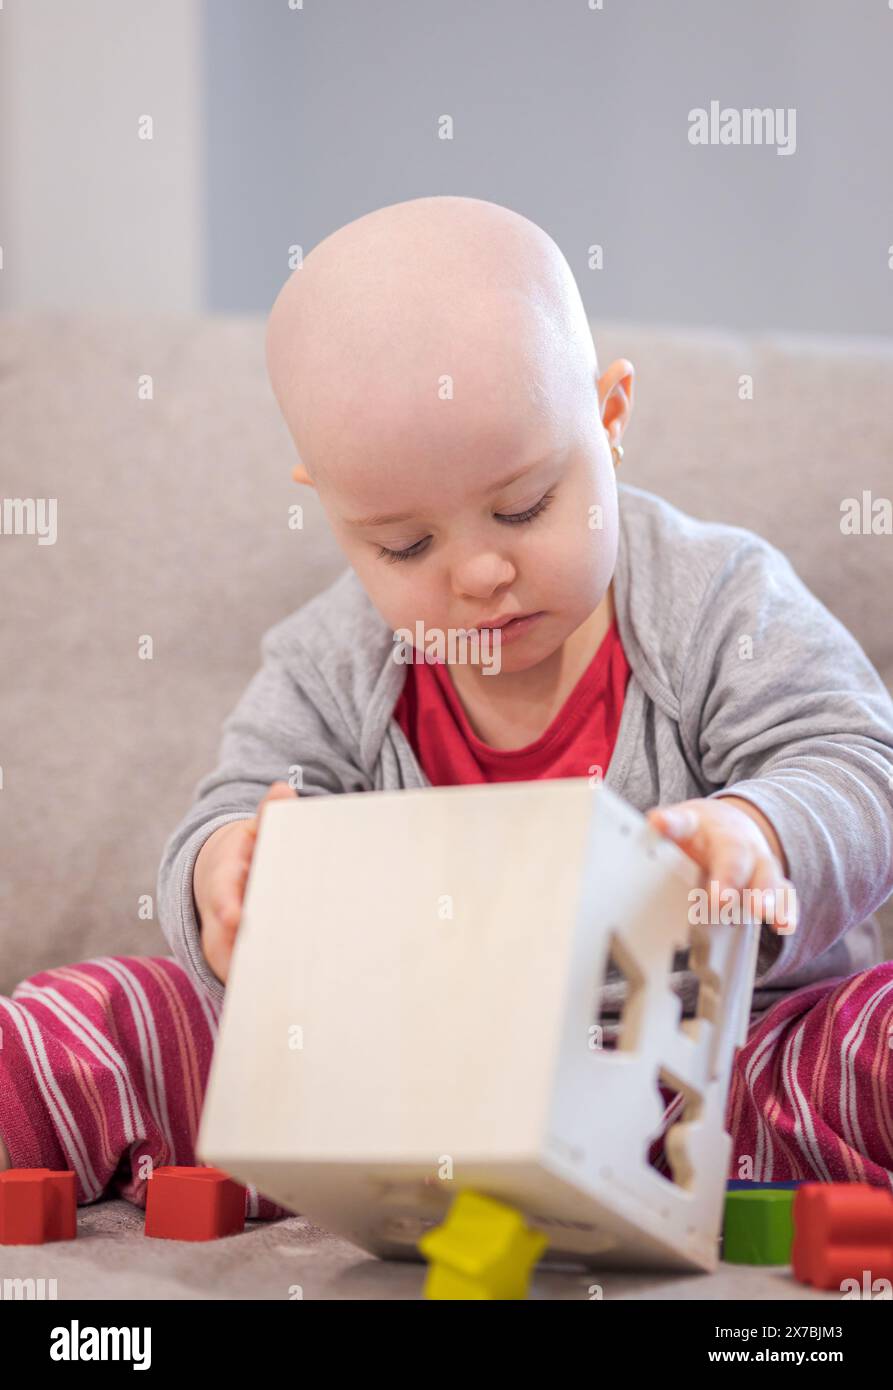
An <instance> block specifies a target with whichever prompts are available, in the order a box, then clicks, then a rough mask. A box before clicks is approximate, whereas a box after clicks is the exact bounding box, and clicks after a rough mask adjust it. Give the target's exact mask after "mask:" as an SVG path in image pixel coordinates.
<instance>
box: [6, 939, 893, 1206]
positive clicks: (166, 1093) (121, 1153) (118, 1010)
mask: <svg viewBox="0 0 893 1390" xmlns="http://www.w3.org/2000/svg"><path fill="white" fill-rule="evenodd" d="M218 1019H219V1006H218V1005H217V1004H216V1003H214V1002H213V1001H212V1000H211V999H210V998H209V997H208V995H207V994H206V993H205V991H204V989H202V987H201V986H200V985H197V984H195V983H194V982H193V980H192V978H191V977H190V976H189V975H188V974H187V973H186V972H185V971H184V970H183V969H182V968H181V967H180V966H179V965H177V963H176V962H175V961H174V960H173V959H172V958H170V957H127V956H104V957H102V958H100V959H97V960H90V961H84V962H83V963H82V964H79V965H69V966H62V967H60V968H59V969H58V970H44V971H41V972H40V973H39V974H37V975H32V976H30V977H29V978H28V979H27V980H24V981H23V982H22V983H21V984H20V985H18V986H17V988H16V989H15V990H14V991H13V993H12V996H11V997H9V998H6V997H0V1135H2V1137H3V1138H4V1140H5V1141H6V1147H7V1149H8V1151H9V1156H10V1162H11V1163H12V1166H13V1167H15V1168H29V1167H45V1168H53V1169H63V1168H64V1169H73V1171H74V1172H75V1174H76V1175H77V1192H78V1202H79V1203H87V1202H93V1201H96V1200H97V1199H98V1198H100V1197H102V1196H104V1195H105V1196H120V1197H126V1198H127V1199H128V1200H129V1201H131V1202H134V1203H135V1204H136V1205H138V1206H145V1201H146V1182H147V1179H148V1175H149V1173H150V1172H151V1171H152V1169H153V1168H155V1167H158V1166H161V1165H164V1164H184V1165H191V1164H194V1163H195V1162H196V1157H195V1136H196V1133H197V1131H198V1122H199V1115H200V1112H201V1106H202V1099H203V1096H204V1091H205V1085H206V1082H207V1078H208V1071H209V1068H210V1063H211V1055H212V1052H213V1048H214V1041H215V1038H216V1036H217V1027H218ZM664 1099H665V1102H666V1103H667V1109H666V1112H665V1114H664V1118H663V1122H662V1125H661V1127H660V1131H659V1132H658V1134H657V1135H656V1136H655V1137H654V1141H653V1144H652V1147H651V1150H650V1152H649V1158H650V1160H651V1162H652V1163H653V1164H654V1165H655V1167H656V1168H658V1169H659V1170H661V1171H664V1172H668V1169H667V1165H666V1157H665V1154H664V1151H663V1142H662V1137H661V1136H662V1135H663V1134H664V1133H665V1132H666V1130H667V1128H668V1127H669V1126H670V1125H671V1124H672V1123H673V1122H674V1120H676V1119H678V1118H679V1115H680V1108H681V1104H682V1098H681V1097H676V1098H673V1099H671V1097H670V1095H669V1093H668V1092H664ZM726 1124H727V1127H728V1129H729V1131H730V1133H731V1134H732V1137H733V1149H732V1160H731V1163H730V1168H729V1173H728V1176H729V1178H739V1177H752V1178H753V1179H755V1180H756V1181H763V1182H768V1181H785V1180H796V1179H811V1180H814V1181H825V1182H829V1181H834V1182H868V1183H874V1184H877V1185H879V1186H887V1185H893V961H891V962H887V963H886V964H884V965H880V966H876V967H875V968H874V969H873V970H867V971H865V972H863V973H862V974H860V975H852V976H850V977H849V978H847V979H843V980H831V981H823V982H822V983H820V984H816V985H810V986H808V987H807V988H806V989H801V990H798V991H797V993H796V994H793V995H790V996H789V997H788V998H787V999H784V1000H782V1002H781V1003H779V1004H777V1005H775V1007H774V1008H773V1009H771V1010H770V1012H769V1013H768V1014H766V1015H765V1016H764V1017H763V1018H762V1019H761V1020H759V1022H757V1023H755V1024H753V1025H752V1026H751V1029H750V1033H749V1036H748V1040H747V1043H746V1044H745V1046H744V1047H743V1048H742V1049H741V1050H740V1051H739V1053H738V1056H737V1058H736V1062H735V1068H734V1074H733V1080H732V1087H731V1091H730V1094H729V1102H728V1109H727V1116H726ZM288 1214H289V1213H288V1212H286V1210H285V1209H284V1208H283V1207H280V1206H277V1205H276V1204H275V1203H273V1202H271V1201H270V1200H269V1199H267V1198H265V1197H262V1196H261V1195H260V1194H259V1193H258V1192H257V1191H256V1190H255V1189H254V1188H250V1187H249V1189H248V1192H247V1197H246V1215H247V1216H250V1217H260V1218H264V1219H269V1218H271V1217H277V1216H283V1215H288Z"/></svg>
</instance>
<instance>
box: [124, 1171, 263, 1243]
mask: <svg viewBox="0 0 893 1390" xmlns="http://www.w3.org/2000/svg"><path fill="white" fill-rule="evenodd" d="M244 1229H245V1188H244V1187H242V1186H240V1184H239V1183H237V1182H234V1181H233V1179H232V1178H230V1177H228V1176H227V1174H226V1173H222V1172H221V1171H220V1169H219V1168H176V1167H170V1168H156V1169H155V1172H154V1173H153V1174H152V1177H151V1178H150V1179H149V1186H148V1189H147V1192H146V1235H147V1236H156V1237H158V1238H160V1239H162V1240H217V1239H218V1237H220V1236H232V1235H236V1234H238V1232H239V1231H242V1230H244Z"/></svg>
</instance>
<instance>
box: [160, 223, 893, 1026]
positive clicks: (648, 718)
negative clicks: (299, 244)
mask: <svg viewBox="0 0 893 1390" xmlns="http://www.w3.org/2000/svg"><path fill="white" fill-rule="evenodd" d="M267 357H268V366H269V372H270V377H271V380H272V384H273V388H274V391H275V393H276V397H277V399H278V401H279V404H280V407H281V409H282V411H283V414H284V416H285V419H286V421H287V423H288V426H289V429H290V431H291V434H292V437H293V439H294V442H295V445H296V448H297V450H298V453H299V456H300V459H301V463H300V464H299V466H298V467H296V468H295V470H294V476H295V479H296V480H297V481H298V482H300V483H302V484H304V485H306V486H312V487H315V488H316V490H317V493H318V495H319V498H320V501H321V503H322V506H323V508H324V510H325V513H326V516H327V518H328V520H329V523H330V525H331V527H332V530H333V531H334V533H335V536H336V537H337V539H338V541H339V543H340V545H341V547H342V549H343V551H344V554H345V556H346V558H347V560H348V561H349V563H350V566H351V568H350V570H349V571H347V572H346V573H345V575H344V576H342V578H341V579H339V580H338V581H337V582H336V583H335V584H334V585H332V586H331V587H330V588H329V589H328V590H327V591H326V592H325V593H324V594H322V595H320V596H319V597H317V598H316V599H315V600H313V601H312V602H311V603H309V604H307V605H306V606H305V607H304V608H303V609H301V610H300V611H299V612H298V613H297V614H295V615H294V616H293V617H291V618H289V619H287V620H286V621H285V622H283V623H281V624H279V625H278V627H276V628H274V629H273V630H272V631H271V632H270V633H269V634H268V635H267V637H266V639H265V643H264V652H265V662H264V666H263V669H262V670H261V671H260V672H259V673H258V675H257V676H256V677H255V680H254V681H253V683H252V685H251V686H250V687H249V690H248V692H247V693H246V695H245V697H244V699H243V701H242V703H241V704H240V705H239V707H238V709H237V710H236V711H235V713H234V714H233V715H232V717H231V719H230V720H229V722H228V725H227V729H226V732H225V736H224V740H223V748H222V754H221V761H220V766H219V767H218V769H217V770H216V771H215V772H214V773H213V775H212V776H210V777H209V778H207V779H206V780H205V781H204V782H203V783H202V785H201V786H200V788H199V797H198V801H197V803H196V805H195V807H194V808H193V809H192V811H191V812H190V813H189V815H188V816H187V817H186V819H185V821H184V822H183V824H182V825H181V827H180V828H179V830H178V831H177V832H176V834H175V835H174V836H173V838H172V840H171V841H170V843H169V845H168V847H167V851H166V854H165V858H164V863H163V865H162V869H161V875H160V899H161V903H162V908H163V914H162V915H163V922H164V925H165V929H166V932H167V934H168V939H169V940H170V943H171V946H172V948H173V950H174V952H175V954H176V956H177V958H178V959H179V960H180V961H181V962H182V963H183V964H184V965H185V966H187V968H189V969H191V970H194V971H196V972H197V973H198V975H199V976H200V978H201V979H202V981H203V982H204V983H205V984H206V985H207V987H208V988H209V989H210V990H211V992H212V993H214V994H216V995H217V996H218V997H220V996H221V995H222V989H223V986H222V982H223V981H225V979H226V976H227V971H228V967H229V961H230V955H231V952H232V947H233V941H234V937H235V933H236V931H237V929H238V923H239V915H240V909H241V903H242V894H243V891H244V886H245V881H246V878H247V875H248V870H249V867H250V863H251V854H252V848H253V844H254V836H255V832H256V819H255V817H254V815H253V812H254V810H255V807H256V804H257V803H258V802H260V803H261V805H262V804H263V801H265V800H267V799H269V798H270V797H279V796H290V795H294V794H295V792H294V790H292V788H293V787H294V786H295V782H296V780H297V779H298V778H300V788H299V790H300V794H301V795H318V794H320V793H325V792H340V791H355V790H368V791H372V790H377V789H381V788H385V789H391V788H399V787H413V786H425V785H428V784H435V785H443V784H447V783H459V782H471V781H478V782H480V781H501V780H507V779H530V778H536V777H557V776H592V775H593V774H594V770H595V775H598V773H599V771H604V775H605V781H606V782H607V784H608V785H609V786H613V787H614V789H615V790H617V791H618V792H619V793H620V794H621V795H622V796H624V797H625V798H626V799H627V800H628V801H630V802H632V803H633V804H634V805H636V806H637V807H639V809H641V810H642V811H648V813H649V817H650V819H651V821H652V823H653V824H654V825H655V826H656V827H657V828H658V829H660V830H661V831H662V832H664V833H665V834H667V835H669V836H671V837H672V838H673V839H674V840H676V842H677V843H678V844H679V845H680V846H681V847H682V848H683V849H684V850H685V851H686V852H687V853H688V854H690V855H691V856H692V857H693V858H694V859H695V860H696V861H697V862H698V863H699V864H700V865H701V866H702V868H703V870H704V874H705V876H706V879H707V881H708V882H711V883H715V884H716V888H717V891H718V892H719V893H723V892H724V891H725V890H727V889H734V890H737V891H738V892H742V890H745V889H751V890H753V895H752V900H755V902H756V905H757V911H758V914H759V915H760V916H761V917H762V919H763V920H764V921H765V922H766V923H767V926H766V929H765V930H764V932H763V941H762V947H761V953H760V970H759V976H758V981H757V984H758V991H757V996H756V1000H755V1002H756V1004H757V1010H756V1012H757V1013H758V1012H759V1011H760V1006H761V1005H762V1006H765V1005H767V1004H768V1003H771V1002H772V1001H773V1000H777V999H778V997H779V991H782V992H784V991H789V990H790V989H791V987H793V986H794V985H796V984H802V983H804V982H806V981H809V980H812V979H817V978H826V977H829V976H838V977H839V976H842V975H847V974H850V973H853V972H855V971H857V970H861V969H865V968H866V967H869V966H872V965H875V964H877V963H879V960H880V954H879V951H878V940H877V934H876V931H875V928H874V924H873V923H869V924H867V925H866V923H865V919H866V918H867V917H868V915H869V914H870V913H871V912H872V911H873V910H874V908H875V907H876V906H877V905H878V904H879V903H880V902H882V901H883V900H884V899H885V898H886V897H887V896H888V895H889V893H890V892H891V889H893V856H891V853H890V849H891V842H893V809H891V798H890V781H889V779H890V775H891V770H893V707H891V702H890V699H889V697H888V696H887V694H886V692H885V690H884V688H883V686H882V685H881V682H880V680H879V678H878V676H877V675H876V673H875V672H874V670H873V668H872V667H871V666H870V664H869V663H868V661H867V660H866V658H865V656H864V654H863V653H862V651H861V650H860V649H859V647H858V646H857V644H856V643H855V642H854V641H853V640H852V638H851V637H850V636H849V635H848V634H847V633H846V632H845V631H844V630H843V629H842V628H841V627H840V625H839V624H838V623H837V622H836V621H835V620H834V619H833V618H832V617H831V616H830V614H829V613H828V612H827V611H826V610H825V609H824V608H823V607H822V606H821V605H820V604H819V603H818V601H817V600H816V599H814V598H813V597H812V596H811V595H810V594H809V593H808V592H807V591H806V589H805V588H804V587H803V585H802V584H801V583H800V582H799V581H798V579H797V578H796V576H795V575H794V573H793V572H792V570H791V568H790V566H789V565H788V563H787V561H786V560H785V559H784V558H783V557H782V556H781V555H780V554H779V552H777V551H776V550H774V549H773V548H772V547H771V546H769V545H768V544H767V543H765V542H763V541H761V540H760V539H758V538H757V537H755V536H754V535H752V534H750V533H748V532H745V531H742V530H738V529H735V528H731V527H727V526H719V525H708V524H704V523H701V522H697V521H694V520H693V519H691V518H689V517H687V516H684V515H682V514H681V513H679V512H678V511H676V510H675V509H673V508H672V507H670V506H668V505H667V504H665V503H663V502H661V501H659V500H658V499H657V498H656V497H653V496H650V495H648V494H646V493H643V492H639V491H637V490H633V489H631V488H621V489H618V487H617V484H616V481H615V467H614V466H615V464H616V462H617V461H619V459H620V457H621V452H622V451H621V448H620V441H621V438H622V437H623V434H624V431H625V429H626V427H627V424H628V423H629V419H630V415H631V411H632V406H633V380H634V373H633V367H632V365H631V364H630V363H629V362H627V361H625V360H623V359H621V360H618V361H615V362H612V363H611V364H610V366H608V367H607V369H606V370H605V371H603V372H602V371H600V369H599V367H598V364H597V361H596V355H595V350H594V346H593V341H592V336H591V333H590V330H589V326H588V323H587V320H586V316H585V312H584V309H583V305H582V302H581V300H580V296H579V293H578V290H577V286H576V284H575V282H574V279H573V276H572V274H571V272H570V269H569V267H568V265H567V263H566V261H565V260H564V257H563V256H562V255H561V253H560V251H559V250H558V248H557V247H556V246H555V244H554V242H552V241H551V239H550V238H549V237H548V236H547V235H546V234H545V233H544V232H543V231H542V230H541V229H540V228H538V227H536V226H535V225H533V224H532V223H530V222H528V221H527V220H526V219H525V218H523V217H520V216H518V215H517V214H515V213H513V212H510V211H508V210H507V209H505V208H501V207H498V206H496V205H494V204H491V203H486V202H481V201H478V200H476V199H470V198H458V197H434V198H421V199H417V200H414V201H412V202H407V203H401V204H398V205H396V206H393V207H387V208H384V209H381V210H380V211H378V212H375V213H372V214H370V215H367V216H365V217H362V218H360V219H359V220H357V221H355V222H353V223H351V224H349V225H348V226H346V227H343V228H341V229H340V230H339V231H337V232H336V233H334V234H333V235H332V236H330V237H328V238H327V239H326V240H325V241H323V242H322V243H321V244H320V245H319V246H317V247H316V248H315V249H314V250H313V251H312V252H311V254H310V255H309V256H308V257H307V260H306V262H305V263H304V265H303V267H302V268H300V269H299V270H296V271H295V272H294V274H293V275H292V276H291V278H290V280H289V281H288V282H287V283H286V285H285V287H284V289H283V290H282V292H281V294H280V295H279V298H278V299H277V301H276V304H275V306H274V308H273V311H272V314H271V316H270V321H269V327H268V335H267ZM612 455H613V458H612ZM492 628H495V629H497V631H498V636H499V638H500V639H501V640H500V641H499V646H498V653H499V658H500V660H499V669H498V671H496V670H493V669H487V668H486V667H485V666H483V665H482V664H478V665H474V664H471V663H466V664H462V663H458V664H452V665H445V664H443V663H439V664H434V665H430V666H429V665H427V664H417V663H415V662H413V663H412V664H409V665H407V664H405V663H404V664H401V663H399V662H397V661H395V660H394V656H395V649H394V640H393V639H394V634H395V633H396V632H398V631H404V630H407V629H408V630H409V631H410V632H416V631H418V630H422V631H429V632H432V631H433V632H441V633H450V632H461V631H462V630H470V631H471V632H476V633H479V634H481V635H482V636H484V635H486V634H487V629H492ZM745 634H746V635H748V636H749V637H750V638H751V639H752V641H753V644H754V652H755V657H754V659H753V660H750V661H745V660H742V659H740V656H739V650H740V648H739V639H740V638H741V637H742V636H743V635H745ZM289 769H299V771H298V772H297V774H296V773H295V772H292V773H291V776H290V774H289ZM289 776H290V780H291V785H289ZM658 807H660V809H657V808H658ZM794 890H796V892H795V891H794ZM727 900H728V899H727ZM798 905H799V907H800V909H801V914H802V916H803V920H804V927H803V928H802V929H801V930H800V931H799V932H797V931H795V930H794V929H795V928H796V926H797V906H798ZM676 983H677V986H678V987H679V989H680V992H681V993H682V995H683V998H684V999H685V1000H686V1003H687V1007H689V1008H690V1007H691V1003H692V997H693V987H694V981H693V979H692V978H691V977H686V975H685V974H684V973H683V974H681V975H680V977H679V979H678V980H677V982H676ZM614 1002H615V1003H618V1002H619V995H618V996H617V998H615V1001H614Z"/></svg>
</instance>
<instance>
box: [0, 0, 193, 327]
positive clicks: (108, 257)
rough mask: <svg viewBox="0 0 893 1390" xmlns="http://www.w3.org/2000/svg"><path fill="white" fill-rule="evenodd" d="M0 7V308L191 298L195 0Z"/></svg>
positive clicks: (152, 303)
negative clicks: (142, 122) (143, 128)
mask: <svg viewBox="0 0 893 1390" xmlns="http://www.w3.org/2000/svg"><path fill="white" fill-rule="evenodd" d="M0 3H2V9H0V198H2V203H0V244H2V246H3V264H4V268H3V271H2V274H0V304H2V306H3V307H4V308H29V309H30V308H54V309H74V308H81V307H88V308H98V309H113V310H114V309H120V310H141V309H153V310H189V309H193V308H196V307H198V306H199V305H200V302H201V299H202V269H201V267H202V245H201V242H202V227H201V215H202V214H201V206H202V196H203V195H202V188H203V184H202V177H201V167H200V162H201V151H200V148H199V146H200V106H201V62H200V3H199V0H151V3H145V0H0ZM143 114H149V115H151V116H152V117H153V118H154V139H153V140H151V141H148V140H140V139H138V138H137V124H138V118H139V117H140V116H141V115H143Z"/></svg>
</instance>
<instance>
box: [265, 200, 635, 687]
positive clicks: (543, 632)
mask: <svg viewBox="0 0 893 1390" xmlns="http://www.w3.org/2000/svg"><path fill="white" fill-rule="evenodd" d="M267 362H268V367H269V372H270V379H271V382H272V385H273V390H274V391H275V393H276V397H277V399H278V401H279V405H280V407H281V409H282V413H283V415H284V416H285V419H286V421H287V423H288V426H289V429H290V431H291V434H292V437H293V439H294V442H295V446H296V448H297V451H298V454H299V456H300V459H301V464H302V466H301V467H300V468H298V469H296V470H295V477H296V479H297V480H298V481H300V482H312V483H313V485H314V486H315V487H316V489H317V491H318V493H319V496H320V501H321V503H322V506H323V509H324V511H325V513H326V516H327V518H328V521H329V523H330V525H331V527H332V530H333V531H334V533H335V536H336V538H337V540H338V541H339V543H340V544H341V547H342V549H343V550H344V552H345V554H346V556H347V558H348V560H349V562H350V564H351V565H352V566H353V568H354V570H355V571H356V573H357V575H358V576H359V578H360V580H361V582H362V583H363V585H364V587H365V589H366V591H367V593H368V594H369V596H370V598H371V599H372V601H373V603H374V604H375V606H376V607H377V608H378V610H379V612H380V613H381V614H382V616H383V617H384V618H385V619H386V620H387V622H388V623H389V625H390V626H391V628H392V629H395V630H396V629H398V628H399V629H405V628H409V629H412V628H413V626H414V625H415V624H416V623H417V622H418V621H420V620H421V621H423V622H424V623H426V624H427V625H428V627H432V628H438V629H442V630H448V629H450V628H463V627H467V628H475V627H478V626H481V625H483V626H487V624H488V620H490V619H493V618H502V617H503V616H505V614H506V613H507V612H511V613H512V614H520V613H522V612H524V613H537V614H542V615H544V616H542V617H541V618H539V619H538V620H537V622H536V624H535V626H534V627H532V628H531V630H530V634H529V636H526V637H525V638H524V639H523V640H519V641H517V642H515V643H514V644H513V645H512V646H511V647H509V646H508V645H507V646H506V653H505V655H504V668H503V669H506V667H508V666H511V668H512V669H514V670H516V671H520V670H524V669H526V668H527V667H530V666H532V665H536V664H537V663H538V662H539V661H542V660H544V659H545V658H547V657H548V656H550V655H551V654H554V653H555V652H557V651H558V650H559V648H561V646H562V644H563V642H564V640H565V639H566V638H567V636H568V635H569V634H570V633H572V632H576V631H577V630H578V629H579V628H580V625H581V624H582V623H584V622H585V620H586V619H587V617H588V616H590V615H591V614H592V613H593V612H594V610H595V608H596V606H597V605H599V604H602V602H603V600H604V599H605V595H606V591H607V588H608V585H609V583H610V579H611V575H612V573H613V568H614V564H615V560H616V549H617V527H616V520H617V499H616V489H615V484H614V470H613V467H612V464H611V451H610V449H609V447H608V439H607V436H606V430H608V429H610V430H612V431H613V433H614V436H615V438H617V439H619V437H620V435H621V434H622V431H623V427H624V425H625V423H626V419H627V418H628V415H629V408H630V398H629V393H630V390H631V383H632V368H631V367H630V365H629V363H627V362H624V361H619V362H615V363H613V364H612V365H611V367H610V368H609V369H608V371H607V372H606V373H604V375H603V376H602V377H601V378H599V376H598V368H597V364H596V357H595V348H594V345H593V342H592V334H591V333H590V330H589V325H588V322H587V319H586V314H585V312H584V309H583V305H582V302H581V300H580V295H579V292H578V290H577V286H576V283H575V281H574V278H573V275H572V274H571V271H570V268H569V266H568V264H567V262H566V261H565V259H564V256H563V255H562V254H561V252H560V251H559V249H558V247H557V246H556V245H555V243H554V242H553V241H552V240H551V238H550V237H548V236H547V235H546V233H545V232H544V231H542V229H541V228H539V227H537V226H535V225H534V224H533V223H532V222H529V221H527V219H526V218H524V217H520V216H518V214H517V213H514V212H510V211H509V210H508V209H507V208H502V207H497V206H496V205H495V204H494V203H486V202H481V201H479V200H478V199H475V198H453V197H438V198H419V199H417V200H415V201H413V202H406V203H398V204H396V205H395V206H393V207H387V208H382V209H381V210H380V211H378V212H373V213H369V214H368V215H367V216H365V217H361V218H359V219H358V220H357V221H356V222H351V223H350V224H349V225H348V226H346V227H342V228H341V229H340V230H339V231H337V232H335V233H333V235H332V236H330V237H327V238H326V240H325V241H323V242H321V243H320V244H319V245H318V246H317V247H315V248H314V250H313V251H312V252H311V253H310V255H309V256H308V257H307V259H306V261H305V262H304V265H303V267H302V268H301V269H300V270H296V271H295V272H294V273H293V275H292V276H291V278H290V279H289V281H288V282H287V284H286V285H285V287H284V289H283V290H282V292H281V294H280V295H279V297H278V299H277V300H276V303H275V305H274V307H273V311H272V313H271V315H270V322H269V327H268V331H267ZM595 514H597V519H598V525H597V526H596V525H595V524H594V516H595ZM396 560H399V561H401V563H399V564H397V563H395V561H396Z"/></svg>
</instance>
